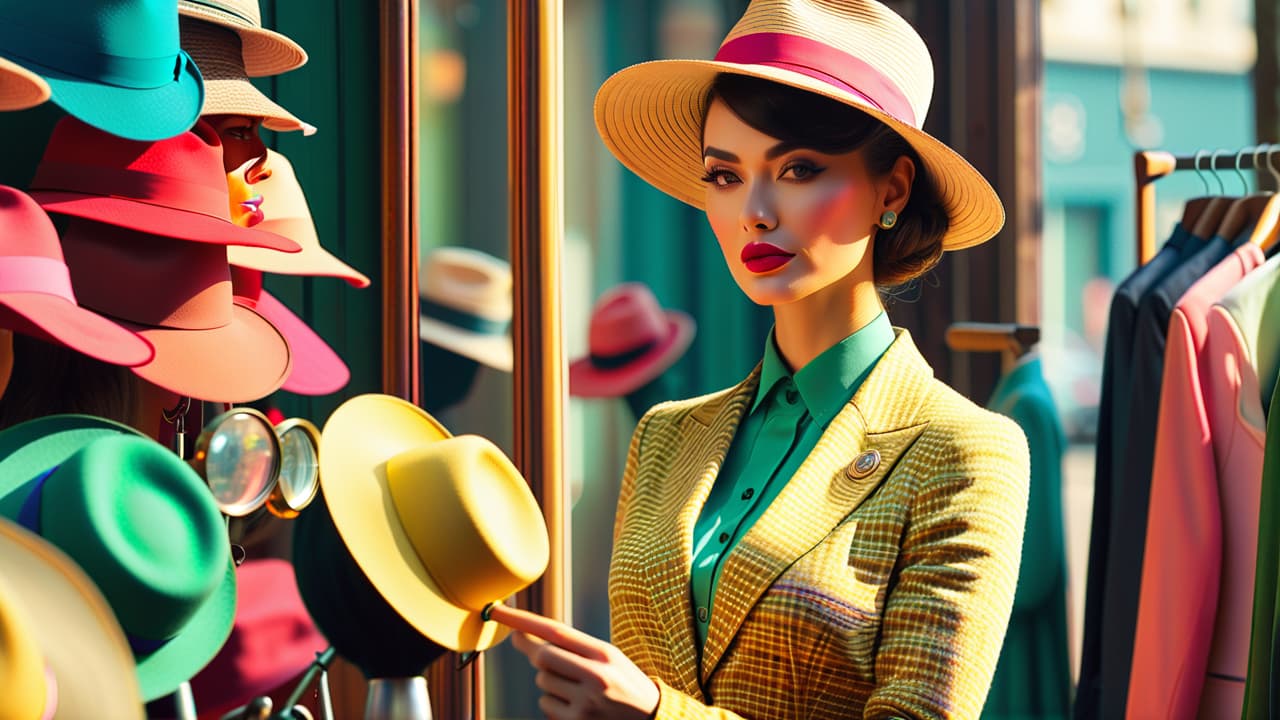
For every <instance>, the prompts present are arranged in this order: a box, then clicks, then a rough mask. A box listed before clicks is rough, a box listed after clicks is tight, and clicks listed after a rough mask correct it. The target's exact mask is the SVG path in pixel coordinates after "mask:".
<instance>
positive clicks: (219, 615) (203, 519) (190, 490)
mask: <svg viewBox="0 0 1280 720" xmlns="http://www.w3.org/2000/svg"><path fill="white" fill-rule="evenodd" d="M0 515H3V516H4V517H6V518H9V519H11V520H16V521H17V522H18V523H19V524H20V525H22V526H23V527H25V528H26V529H28V530H31V531H32V532H35V533H36V534H38V535H40V536H41V537H43V538H44V539H45V540H47V541H49V542H51V543H53V544H54V545H56V546H57V547H58V548H59V549H60V550H62V551H63V552H65V553H66V554H67V555H68V556H70V557H71V559H72V560H74V561H75V562H76V563H77V564H78V565H79V566H80V567H81V568H82V569H83V570H84V571H85V573H86V574H87V575H88V576H89V577H90V578H92V579H93V581H94V583H95V584H96V585H97V586H98V588H99V589H100V590H101V591H102V594H103V596H104V597H106V599H107V601H108V602H109V603H110V604H111V608H112V610H113V611H114V612H115V616H116V619H117V620H118V621H119V623H120V626H121V628H123V630H124V633H125V637H126V639H127V641H128V644H129V646H130V647H131V648H132V649H133V656H134V662H135V665H136V668H137V677H138V685H139V687H140V688H141V694H142V699H143V700H146V701H150V700H154V699H155V698H158V697H161V696H163V695H167V694H169V693H171V692H173V691H174V690H175V689H176V688H177V687H178V685H179V684H180V683H182V682H183V681H185V680H187V679H188V678H190V677H191V676H192V675H194V674H195V673H196V672H198V671H199V670H200V668H202V667H204V666H205V664H207V663H208V662H209V660H211V659H212V658H213V656H214V655H216V654H217V652H218V648H220V647H222V644H223V642H225V641H226V639H227V635H228V634H229V633H230V632H231V624H232V621H233V620H234V618H235V607H236V575H235V565H234V563H233V562H232V560H231V551H230V543H229V542H228V540H227V532H226V526H225V525H224V523H223V520H222V516H221V515H220V514H219V513H218V508H217V506H215V505H214V502H213V496H212V495H211V494H210V493H209V489H208V487H206V486H205V484H204V481H202V480H201V479H200V476H199V475H197V474H196V472H195V470H192V469H191V467H190V466H189V465H187V464H186V463H185V462H184V461H183V460H182V459H181V458H179V457H178V456H177V455H175V454H174V453H173V452H171V451H170V450H168V449H167V448H165V447H164V446H163V445H161V444H159V443H157V442H155V441H154V440H152V439H150V438H148V437H145V436H143V435H142V434H140V433H138V432H137V431H135V430H133V429H132V428H129V427H127V426H125V425H120V424H119V423H113V422H110V421H108V420H103V419H101V418H95V417H90V416H87V415H50V416H47V417H43V418H39V419H36V420H29V421H27V422H24V423H20V424H18V425H14V426H13V427H11V428H8V429H7V430H5V431H3V432H0ZM143 530H145V532H143ZM2 566H3V564H2V563H0V567H2ZM76 717H109V716H107V715H103V714H100V713H89V714H87V715H80V716H76Z"/></svg>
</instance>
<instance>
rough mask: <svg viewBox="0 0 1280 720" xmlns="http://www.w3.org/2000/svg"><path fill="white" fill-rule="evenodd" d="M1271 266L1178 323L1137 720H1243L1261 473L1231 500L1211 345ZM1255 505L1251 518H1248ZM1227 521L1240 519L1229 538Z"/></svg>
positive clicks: (1192, 307)
mask: <svg viewBox="0 0 1280 720" xmlns="http://www.w3.org/2000/svg"><path fill="white" fill-rule="evenodd" d="M1264 260H1265V256H1264V255H1263V253H1262V250H1261V249H1260V248H1258V247H1257V246H1256V245H1253V244H1250V243H1245V244H1244V245H1242V246H1241V247H1239V248H1238V249H1237V250H1236V251H1235V252H1233V253H1232V254H1231V255H1229V256H1227V258H1226V259H1224V260H1223V261H1222V262H1221V263H1219V264H1218V265H1216V266H1215V267H1214V268H1213V269H1212V270H1210V271H1209V272H1208V273H1206V274H1205V275H1204V277H1202V278H1200V280H1199V281H1197V282H1196V284H1195V285H1193V286H1191V288H1190V289H1189V290H1187V292H1186V293H1185V294H1183V296H1182V298H1181V299H1179V300H1178V305H1177V307H1176V308H1175V309H1174V311H1173V314H1172V316H1171V317H1170V319H1169V335H1168V343H1167V345H1166V346H1165V369H1164V377H1163V378H1162V381H1161V387H1160V414H1159V418H1158V421H1157V426H1156V428H1157V429H1156V450H1155V461H1154V464H1153V466H1152V477H1151V501H1150V505H1149V508H1148V512H1147V536H1146V551H1145V553H1144V555H1143V561H1142V589H1141V593H1140V595H1139V605H1138V623H1137V629H1136V634H1135V639H1134V649H1133V664H1132V669H1131V675H1130V680H1129V698H1128V705H1127V710H1126V717H1127V718H1129V719H1130V720H1146V719H1148V718H1161V719H1164V718H1169V719H1171V720H1176V719H1179V718H1194V717H1197V715H1199V716H1200V717H1206V718H1224V717H1239V716H1240V708H1241V704H1242V702H1243V699H1244V674H1245V667H1246V666H1247V664H1248V660H1249V627H1250V621H1251V618H1252V608H1253V569H1254V568H1253V563H1254V557H1255V556H1256V547H1255V545H1256V542H1257V522H1258V519H1257V508H1258V491H1259V488H1260V487H1261V483H1260V477H1261V466H1260V464H1259V468H1258V471H1257V473H1256V478H1255V479H1254V480H1253V481H1252V482H1248V481H1245V482H1240V483H1236V482H1234V473H1235V471H1234V470H1231V471H1230V473H1229V474H1227V475H1221V477H1223V478H1226V477H1231V478H1232V479H1233V482H1232V484H1231V486H1230V492H1228V493H1225V494H1224V493H1221V492H1220V490H1219V477H1220V473H1219V470H1220V468H1219V466H1218V462H1217V459H1216V456H1215V454H1214V448H1213V443H1214V426H1213V424H1212V422H1211V413H1213V414H1214V415H1215V416H1216V412H1215V411H1214V407H1215V404H1216V403H1219V402H1221V401H1222V400H1223V399H1224V398H1221V397H1215V396H1213V395H1211V394H1210V393H1211V392H1213V391H1214V390H1215V389H1217V388H1218V387H1222V386H1223V385H1224V383H1220V382H1217V381H1215V380H1212V379H1210V378H1209V368H1210V367H1211V366H1213V367H1216V366H1217V365H1218V364H1219V363H1216V362H1214V363H1210V362H1209V361H1208V358H1207V351H1206V348H1205V344H1206V339H1207V335H1208V320H1209V309H1210V307H1211V306H1212V305H1213V303H1215V302H1216V301H1217V300H1219V299H1220V298H1221V297H1222V296H1223V295H1224V294H1226V292H1227V291H1228V290H1230V289H1231V287H1232V286H1234V285H1235V284H1236V283H1237V282H1239V281H1240V280H1241V279H1242V278H1243V277H1244V276H1245V275H1246V274H1247V273H1248V272H1249V271H1251V270H1253V269H1254V268H1256V267H1258V266H1259V265H1261V264H1262V263H1263V261H1264ZM1228 386H1229V383H1228ZM1227 430H1228V428H1224V432H1226V431H1227ZM1250 488H1252V490H1251V493H1252V494H1251V495H1250ZM1250 497H1251V498H1252V507H1253V513H1252V516H1251V517H1241V516H1240V515H1239V514H1238V513H1241V512H1243V511H1242V509H1241V508H1242V507H1244V506H1247V505H1248V503H1249V502H1250ZM1244 515H1246V516H1247V515H1248V513H1247V512H1244ZM1224 517H1226V518H1230V522H1229V523H1228V524H1227V527H1228V528H1230V529H1229V531H1228V533H1227V534H1226V535H1225V536H1224V533H1223V518H1224ZM1249 524H1252V527H1253V531H1252V536H1253V540H1251V541H1249V542H1247V543H1244V546H1237V543H1240V542H1241V541H1242V540H1244V538H1243V537H1242V535H1248V529H1247V528H1241V527H1240V526H1241V525H1249ZM1224 552H1225V553H1226V554H1227V556H1228V558H1229V559H1228V562H1227V565H1226V566H1225V567H1224V566H1223V557H1224ZM1242 573H1243V574H1242ZM1202 696H1203V699H1204V700H1205V701H1206V702H1205V704H1202V702H1201V700H1202Z"/></svg>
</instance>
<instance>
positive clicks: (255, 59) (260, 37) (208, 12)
mask: <svg viewBox="0 0 1280 720" xmlns="http://www.w3.org/2000/svg"><path fill="white" fill-rule="evenodd" d="M178 14H179V15H182V16H184V17H190V18H196V19H198V20H206V21H208V22H211V23H213V24H215V25H221V26H223V27H225V28H229V29H231V30H234V31H235V32H236V34H238V35H239V36H240V40H241V42H242V43H243V45H244V66H245V70H246V71H247V72H248V73H249V77H265V76H267V75H279V74H280V73H283V72H288V71H290V70H293V69H295V68H300V67H302V66H303V65H305V64H306V63H307V51H305V50H303V49H302V46H301V45H299V44H298V43H296V42H294V41H293V40H290V39H289V38H287V37H285V36H284V35H281V34H280V33H278V32H275V31H274V30H267V29H266V28H264V27H262V10H261V9H260V8H259V7H258V0H178ZM201 67H202V68H203V66H201Z"/></svg>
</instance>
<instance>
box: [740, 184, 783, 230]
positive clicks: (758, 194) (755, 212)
mask: <svg viewBox="0 0 1280 720" xmlns="http://www.w3.org/2000/svg"><path fill="white" fill-rule="evenodd" d="M742 211H743V212H742V229H743V231H745V232H751V231H756V232H767V231H769V230H772V229H774V228H776V227H777V226H778V214H777V213H776V212H775V211H774V210H773V203H772V202H771V201H770V197H769V192H768V190H766V189H764V188H760V187H756V188H753V189H752V190H751V193H750V195H749V196H748V197H747V204H746V205H745V206H744V207H743V209H742Z"/></svg>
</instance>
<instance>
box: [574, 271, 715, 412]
mask: <svg viewBox="0 0 1280 720" xmlns="http://www.w3.org/2000/svg"><path fill="white" fill-rule="evenodd" d="M696 327H697V325H696V324H695V323H694V321H693V318H692V317H690V316H689V315H688V314H687V313H683V312H680V311H679V310H663V309H662V306H660V305H658V299H657V298H656V297H654V296H653V291H652V290H650V289H649V286H648V285H645V284H644V283H623V284H622V285H618V286H617V287H614V288H612V289H610V290H609V291H608V292H606V293H604V294H603V295H601V296H600V299H599V300H597V301H596V306H595V308H594V309H593V310H592V311H591V325H590V328H589V330H588V332H587V345H588V348H589V353H588V355H587V356H586V357H583V358H579V359H577V360H574V361H573V362H572V363H570V364H569V392H570V394H572V395H576V396H578V397H620V396H622V395H626V394H628V393H630V392H633V391H635V390H637V389H639V388H641V387H643V386H644V385H645V384H646V383H648V382H649V381H651V380H653V379H654V378H656V377H658V376H659V375H661V374H662V372H663V371H664V370H666V369H667V368H669V367H671V366H672V365H674V364H675V362H676V361H677V360H679V359H680V356H681V355H684V351H685V350H687V349H689V343H691V342H693V335H694V332H695V330H696Z"/></svg>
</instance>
